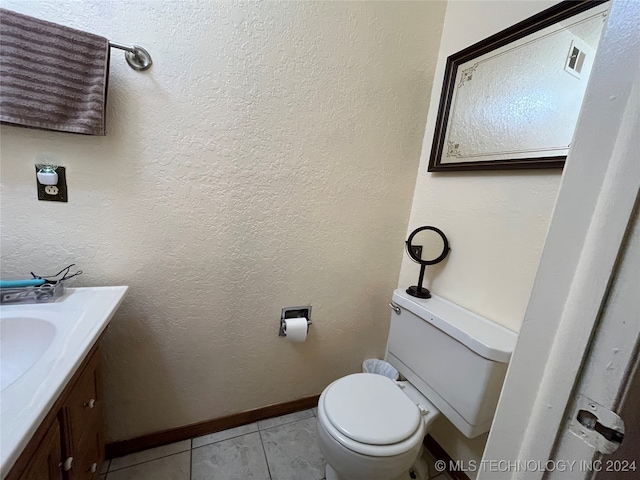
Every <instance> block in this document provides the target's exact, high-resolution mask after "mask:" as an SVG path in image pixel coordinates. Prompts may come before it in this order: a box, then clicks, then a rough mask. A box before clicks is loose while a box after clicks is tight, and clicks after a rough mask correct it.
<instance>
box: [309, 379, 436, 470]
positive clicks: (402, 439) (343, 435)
mask: <svg viewBox="0 0 640 480" xmlns="http://www.w3.org/2000/svg"><path fill="white" fill-rule="evenodd" d="M439 414H440V412H439V411H438V410H437V409H436V408H435V407H434V406H433V405H432V404H431V403H430V402H429V401H428V400H427V399H426V398H424V397H423V396H422V395H421V394H420V393H419V392H418V391H417V390H416V389H415V388H414V387H413V386H411V385H410V384H408V383H407V382H394V381H393V380H390V379H388V378H386V377H383V376H381V375H375V374H370V373H357V374H353V375H348V376H346V377H343V378H341V379H339V380H336V381H335V382H333V383H332V384H331V385H329V386H328V387H327V388H326V389H325V390H324V392H323V393H322V395H321V396H320V400H319V402H318V420H317V422H318V428H317V431H318V443H319V445H320V450H321V451H322V454H323V455H324V458H325V460H326V461H327V464H328V466H327V471H326V478H327V480H391V479H396V478H399V477H400V476H401V475H403V474H404V473H406V472H408V471H409V469H410V468H411V466H412V465H413V463H414V462H415V461H416V459H417V457H418V456H419V455H420V452H421V450H422V442H423V440H424V437H425V435H426V434H427V431H428V428H429V427H430V426H431V423H432V422H433V421H434V420H435V419H436V418H437V417H438V416H439ZM405 478H410V477H409V476H408V474H407V475H406V477H405Z"/></svg>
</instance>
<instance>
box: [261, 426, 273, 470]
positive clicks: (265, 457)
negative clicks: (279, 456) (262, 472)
mask: <svg viewBox="0 0 640 480" xmlns="http://www.w3.org/2000/svg"><path fill="white" fill-rule="evenodd" d="M258 435H260V445H262V453H263V454H264V461H265V462H266V463H267V472H268V473H269V480H271V468H270V467H269V459H268V458H267V450H266V449H265V448H264V440H262V432H261V431H260V430H258Z"/></svg>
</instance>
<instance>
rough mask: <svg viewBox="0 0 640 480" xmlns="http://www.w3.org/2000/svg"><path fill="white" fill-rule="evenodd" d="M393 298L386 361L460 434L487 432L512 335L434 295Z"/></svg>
mask: <svg viewBox="0 0 640 480" xmlns="http://www.w3.org/2000/svg"><path fill="white" fill-rule="evenodd" d="M393 302H394V303H395V304H396V305H398V306H399V307H400V314H397V313H396V312H392V313H391V327H390V330H389V341H388V343H387V355H386V359H387V361H388V362H389V363H391V364H392V365H393V366H394V367H396V368H397V369H398V371H399V372H400V373H402V375H404V376H405V377H406V378H407V380H409V382H411V383H412V384H413V385H414V386H415V387H416V388H417V389H418V390H419V391H420V392H421V393H422V394H423V395H424V396H425V397H427V398H428V399H429V400H430V401H431V402H432V403H433V404H434V405H435V406H436V407H437V408H438V409H439V410H440V412H442V414H443V415H445V416H446V417H447V418H448V419H449V420H450V421H451V422H452V423H453V424H454V425H455V426H456V427H457V428H458V430H460V431H461V432H462V433H463V434H464V435H465V436H467V437H469V438H473V437H477V436H478V435H480V434H482V433H485V432H487V431H488V430H489V427H490V426H491V421H492V419H493V415H494V413H495V410H496V406H497V404H498V397H499V396H500V391H501V389H502V383H503V381H504V377H505V374H506V373H507V365H508V363H509V360H510V359H511V353H512V352H513V349H514V347H515V345H516V340H517V335H516V334H515V333H514V332H512V331H511V330H508V329H506V328H504V327H502V326H500V325H498V324H497V323H494V322H492V321H490V320H487V319H486V318H483V317H481V316H480V315H477V314H475V313H473V312H470V311H469V310H466V309H464V308H462V307H460V306H458V305H455V304H454V303H451V302H449V301H447V300H445V299H443V298H439V297H437V296H435V295H433V296H432V297H431V298H429V299H420V298H415V297H412V296H410V295H408V294H407V293H406V292H405V291H404V290H396V291H395V292H394V293H393Z"/></svg>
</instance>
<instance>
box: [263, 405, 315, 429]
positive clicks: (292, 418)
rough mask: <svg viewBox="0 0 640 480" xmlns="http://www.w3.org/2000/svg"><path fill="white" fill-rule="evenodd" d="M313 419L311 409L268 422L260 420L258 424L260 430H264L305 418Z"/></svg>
mask: <svg viewBox="0 0 640 480" xmlns="http://www.w3.org/2000/svg"><path fill="white" fill-rule="evenodd" d="M309 417H313V412H312V411H311V409H309V410H302V411H300V412H295V413H290V414H288V415H282V416H280V417H274V418H268V419H266V420H260V421H259V422H258V428H259V429H260V430H264V429H266V428H273V427H277V426H279V425H284V424H286V423H291V422H296V421H298V420H303V419H305V418H309Z"/></svg>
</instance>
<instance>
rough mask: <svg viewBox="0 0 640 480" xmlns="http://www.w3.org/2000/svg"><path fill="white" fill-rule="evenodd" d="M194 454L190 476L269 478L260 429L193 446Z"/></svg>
mask: <svg viewBox="0 0 640 480" xmlns="http://www.w3.org/2000/svg"><path fill="white" fill-rule="evenodd" d="M191 456H192V458H191V480H218V479H220V480H269V469H268V468H267V461H266V459H265V456H264V449H263V448H262V442H261V441H260V434H259V433H258V432H255V433H249V434H247V435H243V436H241V437H235V438H231V439H229V440H223V441H221V442H217V443H212V444H210V445H205V446H203V447H198V448H194V449H193V450H192V451H191ZM108 480H110V479H108Z"/></svg>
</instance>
